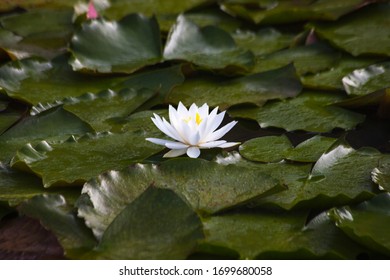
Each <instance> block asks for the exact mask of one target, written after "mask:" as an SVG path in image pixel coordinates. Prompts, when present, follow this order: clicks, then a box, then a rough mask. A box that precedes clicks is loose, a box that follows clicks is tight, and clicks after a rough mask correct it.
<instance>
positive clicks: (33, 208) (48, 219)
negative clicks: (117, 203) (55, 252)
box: [19, 195, 96, 258]
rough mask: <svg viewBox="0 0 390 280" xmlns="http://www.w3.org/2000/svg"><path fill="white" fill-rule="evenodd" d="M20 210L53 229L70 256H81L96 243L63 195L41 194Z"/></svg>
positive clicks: (47, 227) (23, 205)
mask: <svg viewBox="0 0 390 280" xmlns="http://www.w3.org/2000/svg"><path fill="white" fill-rule="evenodd" d="M19 211H20V212H21V213H23V214H25V215H27V216H29V217H32V218H35V219H38V220H39V221H40V222H41V224H42V225H43V226H44V227H45V228H46V229H48V230H50V231H52V232H53V233H54V234H55V235H56V237H57V239H58V241H59V242H60V244H61V246H62V247H63V249H64V251H65V256H67V257H68V258H79V257H80V256H82V255H83V254H84V253H86V252H89V251H90V250H92V248H93V247H94V246H95V245H96V239H95V237H94V236H93V234H92V232H91V230H90V229H89V228H87V227H86V226H85V224H84V222H83V221H82V220H81V219H79V218H77V216H76V215H75V213H74V212H73V211H72V207H70V206H69V205H68V204H67V203H66V200H65V198H64V197H63V196H61V195H39V196H35V197H33V198H31V199H30V200H28V201H26V202H24V203H23V204H22V205H21V206H20V207H19Z"/></svg>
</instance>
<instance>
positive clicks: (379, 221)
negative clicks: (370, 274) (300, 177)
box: [330, 193, 390, 256]
mask: <svg viewBox="0 0 390 280" xmlns="http://www.w3.org/2000/svg"><path fill="white" fill-rule="evenodd" d="M330 215H331V217H332V219H334V220H335V221H336V223H337V226H338V227H340V228H341V229H342V230H343V231H344V232H345V233H346V234H348V235H349V236H351V237H352V238H353V239H354V240H356V241H357V242H359V243H361V244H363V245H365V246H367V247H369V248H372V249H374V250H377V251H378V252H381V253H383V254H385V255H387V256H390V240H389V230H390V229H389V225H390V194H389V193H383V194H380V195H377V196H376V197H374V198H373V199H371V200H369V201H366V202H363V203H361V204H359V205H357V206H345V207H342V208H336V209H333V210H331V212H330Z"/></svg>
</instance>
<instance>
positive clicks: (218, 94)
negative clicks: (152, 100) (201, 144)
mask: <svg viewBox="0 0 390 280" xmlns="http://www.w3.org/2000/svg"><path fill="white" fill-rule="evenodd" d="M301 89H302V86H301V84H300V82H299V80H298V78H297V76H296V74H295V69H294V67H293V66H292V65H289V66H286V67H283V68H280V69H276V70H272V71H268V72H264V73H258V74H252V75H248V76H245V77H240V78H235V79H228V80H226V79H222V78H219V77H214V78H209V77H207V78H205V77H203V78H202V77H201V78H193V79H188V80H186V81H185V82H184V83H183V84H182V85H179V86H177V87H175V88H174V89H173V90H172V92H171V93H170V94H168V96H167V100H166V101H167V102H169V103H178V102H179V101H181V102H183V103H184V104H191V103H197V104H203V103H207V104H208V105H209V106H213V107H214V106H219V107H220V109H221V110H224V109H226V108H228V107H230V106H232V105H236V104H242V103H254V104H256V105H258V106H261V105H263V104H264V103H265V102H266V101H267V100H272V99H284V98H287V97H294V96H296V95H298V94H299V92H300V91H301Z"/></svg>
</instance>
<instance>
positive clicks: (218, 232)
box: [200, 211, 365, 259]
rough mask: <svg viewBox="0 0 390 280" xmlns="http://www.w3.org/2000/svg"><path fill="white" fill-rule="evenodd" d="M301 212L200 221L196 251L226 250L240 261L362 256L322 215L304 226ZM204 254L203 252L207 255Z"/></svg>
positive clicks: (235, 215)
mask: <svg viewBox="0 0 390 280" xmlns="http://www.w3.org/2000/svg"><path fill="white" fill-rule="evenodd" d="M306 218H307V214H306V213H304V212H288V213H287V212H283V213H272V212H266V211H261V212H260V211H251V212H249V211H246V212H233V213H229V214H225V215H220V216H212V217H209V218H205V219H204V231H205V235H206V239H205V242H204V243H203V244H201V246H200V250H207V249H208V250H210V249H209V248H210V247H211V248H212V249H211V250H212V251H216V248H227V249H230V250H234V251H236V252H238V253H239V256H240V258H241V259H274V258H282V259H286V258H287V259H290V258H298V259H317V258H320V259H324V258H330V259H343V258H345V259H355V258H356V257H357V256H358V255H359V254H360V253H362V252H365V251H364V249H363V248H362V247H361V246H359V245H358V244H357V243H355V242H353V241H351V240H350V239H349V238H348V237H347V236H346V235H345V234H344V233H343V232H342V231H341V230H340V229H338V228H337V227H336V226H335V225H334V223H333V222H332V221H331V220H330V219H329V218H328V217H327V216H326V215H324V214H322V215H319V216H318V217H316V218H314V219H313V220H312V221H311V222H310V223H309V224H308V225H305V222H306ZM208 250H207V251H208Z"/></svg>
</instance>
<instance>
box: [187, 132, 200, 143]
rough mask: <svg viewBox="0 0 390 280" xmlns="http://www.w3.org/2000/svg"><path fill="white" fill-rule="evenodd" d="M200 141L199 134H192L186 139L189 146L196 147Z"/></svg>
mask: <svg viewBox="0 0 390 280" xmlns="http://www.w3.org/2000/svg"><path fill="white" fill-rule="evenodd" d="M199 140H200V135H199V132H196V133H193V134H191V135H190V136H189V137H188V142H189V143H190V145H198V143H199Z"/></svg>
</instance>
